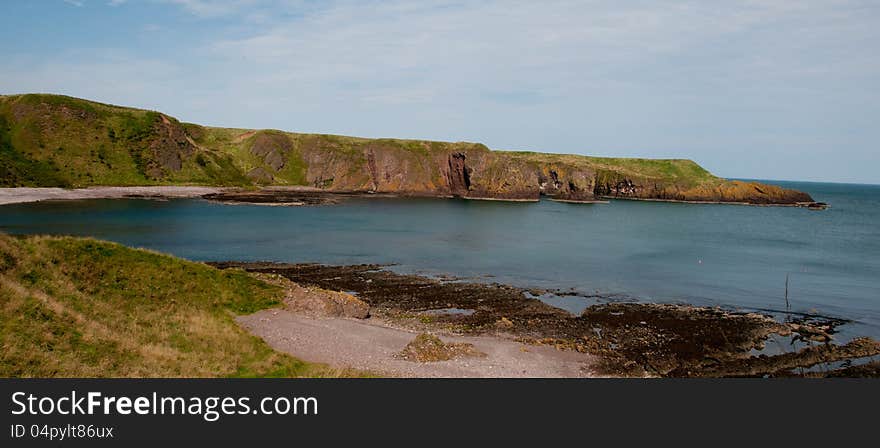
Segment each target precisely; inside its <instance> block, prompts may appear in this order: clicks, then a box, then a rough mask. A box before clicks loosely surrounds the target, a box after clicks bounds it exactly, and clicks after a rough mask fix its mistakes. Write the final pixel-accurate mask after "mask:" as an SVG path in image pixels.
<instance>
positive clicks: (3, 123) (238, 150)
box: [0, 94, 812, 204]
mask: <svg viewBox="0 0 880 448" xmlns="http://www.w3.org/2000/svg"><path fill="white" fill-rule="evenodd" d="M96 185H103V186H117V185H119V186H125V185H210V186H262V185H278V186H285V185H289V186H310V187H317V188H322V189H327V190H331V191H374V192H386V193H398V194H414V195H426V196H450V195H455V196H462V197H469V198H486V199H525V200H537V199H538V198H539V197H540V196H541V195H546V196H550V197H555V198H557V199H564V200H583V201H590V200H594V199H597V198H599V197H621V198H633V199H660V200H683V201H707V202H746V203H753V204H795V203H798V202H810V201H812V198H810V197H809V195H807V194H805V193H801V192H798V191H794V190H788V189H783V188H780V187H776V186H772V185H763V184H758V183H753V182H740V181H729V180H726V179H721V178H718V177H716V176H713V175H712V174H711V173H709V172H708V171H706V170H705V169H703V168H702V167H700V166H699V165H698V164H696V163H694V162H693V161H691V160H683V159H629V158H608V157H587V156H580V155H564V154H545V153H534V152H510V151H492V150H490V149H489V148H487V147H486V146H484V145H482V144H478V143H467V142H457V143H450V142H437V141H422V140H400V139H388V138H382V139H366V138H358V137H345V136H336V135H323V134H301V133H291V132H282V131H275V130H247V129H232V128H213V127H205V126H199V125H196V124H187V123H181V122H179V121H178V120H176V119H174V118H173V117H169V116H167V115H164V114H162V113H159V112H153V111H145V110H138V109H132V108H127V107H119V106H112V105H107V104H101V103H96V102H92V101H87V100H82V99H78V98H71V97H66V96H60V95H43V94H26V95H9V96H0V187H4V186H5V187H15V186H33V187H49V186H63V187H82V186H96Z"/></svg>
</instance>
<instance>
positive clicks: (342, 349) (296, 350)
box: [237, 309, 597, 378]
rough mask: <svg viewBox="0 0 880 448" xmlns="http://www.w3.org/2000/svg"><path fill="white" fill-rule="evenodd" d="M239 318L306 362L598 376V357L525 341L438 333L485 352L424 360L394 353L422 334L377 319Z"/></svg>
mask: <svg viewBox="0 0 880 448" xmlns="http://www.w3.org/2000/svg"><path fill="white" fill-rule="evenodd" d="M237 320H238V322H239V324H241V325H242V326H243V327H245V328H246V329H247V330H248V331H250V332H251V333H252V334H254V335H256V336H259V337H261V338H263V340H265V341H266V342H267V343H268V344H269V345H270V346H271V347H272V348H274V349H275V350H278V351H280V352H284V353H288V354H290V355H291V356H294V357H296V358H299V359H302V360H305V361H311V362H321V363H326V364H330V365H332V366H336V367H350V368H354V369H358V370H367V371H371V372H375V373H379V374H381V375H388V376H395V377H418V378H432V377H443V378H498V377H503V378H516V377H538V378H559V377H564V378H576V377H592V376H596V374H595V372H594V371H593V370H592V368H591V366H592V365H593V364H594V363H595V362H596V360H597V358H596V357H594V356H591V355H588V354H584V353H578V352H576V351H571V350H557V349H556V348H554V347H551V346H535V345H525V344H522V343H520V342H516V341H514V340H511V339H504V338H501V337H497V336H451V335H448V334H438V336H440V338H441V339H443V341H444V342H447V343H448V342H463V343H470V344H473V346H474V348H475V349H476V350H478V351H480V352H482V353H485V354H486V356H485V357H462V358H456V359H451V360H448V361H436V362H425V363H421V362H413V361H407V360H404V359H400V358H398V357H396V356H395V355H396V354H397V353H399V352H400V351H401V350H403V348H404V347H406V345H407V344H408V343H409V342H410V341H412V340H413V339H414V338H415V337H416V335H418V332H414V331H410V330H405V329H400V328H394V327H392V326H391V325H390V324H389V323H388V322H386V321H383V320H381V319H378V318H369V319H365V320H358V319H351V318H343V317H310V316H306V315H302V314H298V313H295V312H292V311H288V310H286V309H271V310H263V311H260V312H258V313H255V314H251V315H248V316H241V317H238V318H237Z"/></svg>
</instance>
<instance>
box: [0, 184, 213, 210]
mask: <svg viewBox="0 0 880 448" xmlns="http://www.w3.org/2000/svg"><path fill="white" fill-rule="evenodd" d="M225 190H227V189H226V188H223V187H202V186H176V185H156V186H133V187H87V188H75V189H66V188H56V187H15V188H0V205H7V204H21V203H26V202H41V201H70V200H80V199H134V198H148V199H172V198H197V197H202V196H205V195H207V194H214V193H221V192H223V191H225Z"/></svg>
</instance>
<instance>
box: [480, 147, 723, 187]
mask: <svg viewBox="0 0 880 448" xmlns="http://www.w3.org/2000/svg"><path fill="white" fill-rule="evenodd" d="M496 152H498V153H501V154H506V155H508V156H509V157H512V158H515V159H521V160H527V161H530V162H540V163H547V162H552V163H564V164H568V165H572V166H580V167H585V168H591V169H593V170H596V171H598V170H608V171H616V172H619V173H621V174H624V175H627V176H632V177H645V178H657V179H667V180H676V181H687V182H690V183H693V184H702V183H705V182H711V181H717V180H718V179H719V178H718V177H716V176H714V175H713V174H712V173H710V172H709V171H707V170H706V169H705V168H703V167H701V166H700V165H698V164H697V163H696V162H694V161H693V160H688V159H644V158H629V157H594V156H583V155H577V154H552V153H543V152H533V151H496Z"/></svg>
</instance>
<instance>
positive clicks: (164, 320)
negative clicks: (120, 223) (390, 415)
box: [0, 234, 356, 377]
mask: <svg viewBox="0 0 880 448" xmlns="http://www.w3.org/2000/svg"><path fill="white" fill-rule="evenodd" d="M281 294H282V292H281V291H280V289H279V288H278V287H276V286H273V285H269V284H267V283H264V282H262V281H260V280H257V279H255V278H253V277H251V276H250V275H249V274H247V273H245V272H242V271H237V270H225V271H220V270H217V269H214V268H212V267H210V266H207V265H204V264H201V263H194V262H190V261H185V260H181V259H178V258H175V257H172V256H168V255H163V254H159V253H155V252H151V251H147V250H141V249H130V248H127V247H125V246H122V245H119V244H115V243H109V242H103V241H97V240H93V239H83V238H71V237H43V236H35V237H27V238H17V237H10V236H7V235H4V234H0V345H2V351H0V376H3V377H58V376H63V377H144V376H148V377H229V376H245V377H253V376H273V377H276V376H284V377H290V376H340V375H352V374H356V373H355V372H349V371H340V370H335V369H331V368H329V367H326V366H323V365H318V364H310V363H305V362H302V361H299V360H297V359H294V358H291V357H290V356H288V355H285V354H281V353H278V352H275V351H273V350H272V349H271V348H270V347H269V346H267V345H266V344H265V343H264V342H263V341H262V340H261V339H259V338H257V337H254V336H251V335H249V334H248V333H247V332H245V331H244V330H243V329H241V328H240V327H239V326H238V325H237V324H236V323H235V321H234V317H235V315H236V314H249V313H253V312H255V311H257V310H260V309H264V308H269V307H273V306H276V305H278V304H279V303H280V299H281Z"/></svg>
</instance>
